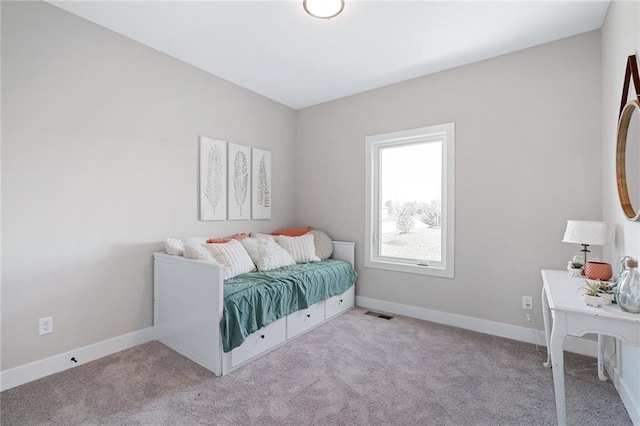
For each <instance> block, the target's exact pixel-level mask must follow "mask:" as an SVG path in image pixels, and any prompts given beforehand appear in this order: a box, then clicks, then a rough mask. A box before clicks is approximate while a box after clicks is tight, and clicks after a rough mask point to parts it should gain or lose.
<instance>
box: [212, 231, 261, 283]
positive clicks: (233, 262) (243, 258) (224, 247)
mask: <svg viewBox="0 0 640 426" xmlns="http://www.w3.org/2000/svg"><path fill="white" fill-rule="evenodd" d="M205 247H206V248H207V250H209V252H210V253H211V254H212V255H213V258H214V259H215V260H216V262H218V263H219V264H221V265H224V266H225V268H224V278H225V279H227V278H232V277H235V276H236V275H240V274H244V273H246V272H251V271H255V270H256V265H254V264H253V261H252V260H251V258H250V257H249V254H248V253H247V251H246V250H245V249H244V247H243V246H242V244H240V242H239V241H236V240H231V241H229V242H228V243H224V244H206V245H205Z"/></svg>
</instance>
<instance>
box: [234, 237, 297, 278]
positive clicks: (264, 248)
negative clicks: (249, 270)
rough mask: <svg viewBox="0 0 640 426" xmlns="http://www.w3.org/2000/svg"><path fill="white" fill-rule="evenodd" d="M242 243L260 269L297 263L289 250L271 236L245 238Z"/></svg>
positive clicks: (264, 269) (267, 269) (270, 268)
mask: <svg viewBox="0 0 640 426" xmlns="http://www.w3.org/2000/svg"><path fill="white" fill-rule="evenodd" d="M241 243H242V245H243V247H244V248H245V249H246V250H247V253H249V256H250V257H251V259H252V260H253V263H255V264H256V266H257V267H258V270H259V271H271V270H272V269H276V268H280V267H282V266H289V265H294V264H295V263H296V262H295V260H293V257H291V255H290V254H289V252H288V251H286V250H285V249H283V248H282V247H280V246H279V245H278V243H276V242H275V241H274V240H273V239H271V238H245V239H244V240H242V241H241Z"/></svg>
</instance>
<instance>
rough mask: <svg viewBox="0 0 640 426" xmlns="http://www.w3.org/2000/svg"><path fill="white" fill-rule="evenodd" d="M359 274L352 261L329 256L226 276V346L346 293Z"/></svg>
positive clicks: (223, 339) (224, 317) (221, 326)
mask: <svg viewBox="0 0 640 426" xmlns="http://www.w3.org/2000/svg"><path fill="white" fill-rule="evenodd" d="M357 277H358V274H357V273H356V271H355V270H354V269H353V268H352V267H351V265H349V264H348V263H346V262H343V261H341V260H333V259H327V260H323V261H322V262H313V263H303V264H296V265H292V266H285V267H283V268H278V269H275V270H273V271H267V272H249V273H247V274H242V275H239V276H237V277H234V278H229V279H228V280H225V282H224V313H223V316H222V321H221V323H220V329H221V331H222V346H223V350H224V351H225V352H229V351H230V350H232V349H233V348H237V347H238V346H240V345H241V344H242V342H244V340H245V339H246V337H247V336H248V335H249V334H251V333H253V332H255V331H257V330H259V329H261V328H262V327H265V326H267V325H269V324H271V323H272V322H274V321H275V320H277V319H279V318H282V317H284V316H285V315H289V314H290V313H293V312H295V311H298V310H300V309H305V308H308V307H309V306H311V305H313V304H314V303H317V302H319V301H321V300H324V299H327V298H329V297H332V296H335V295H337V294H341V293H344V292H345V291H346V290H347V289H348V288H349V287H351V286H352V285H353V284H354V283H355V281H356V278H357Z"/></svg>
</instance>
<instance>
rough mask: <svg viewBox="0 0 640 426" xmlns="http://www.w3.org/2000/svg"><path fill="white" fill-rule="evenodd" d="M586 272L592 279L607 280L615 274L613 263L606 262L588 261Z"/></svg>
mask: <svg viewBox="0 0 640 426" xmlns="http://www.w3.org/2000/svg"><path fill="white" fill-rule="evenodd" d="M584 274H585V275H586V276H587V278H590V279H592V280H600V281H607V280H609V279H611V277H612V276H613V271H612V269H611V265H610V264H608V263H604V262H587V266H585V268H584Z"/></svg>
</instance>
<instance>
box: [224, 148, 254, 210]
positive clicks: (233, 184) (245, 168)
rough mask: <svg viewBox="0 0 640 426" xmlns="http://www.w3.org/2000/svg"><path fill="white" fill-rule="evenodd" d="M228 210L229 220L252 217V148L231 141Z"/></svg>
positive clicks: (228, 160)
mask: <svg viewBox="0 0 640 426" xmlns="http://www.w3.org/2000/svg"><path fill="white" fill-rule="evenodd" d="M227 163H228V165H229V175H228V189H227V194H228V195H229V197H228V200H227V210H228V212H229V220H244V219H250V218H251V217H250V214H251V176H250V173H251V148H250V147H248V146H244V145H238V144H235V143H229V156H228V157H227Z"/></svg>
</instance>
